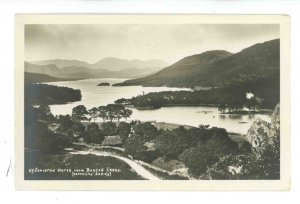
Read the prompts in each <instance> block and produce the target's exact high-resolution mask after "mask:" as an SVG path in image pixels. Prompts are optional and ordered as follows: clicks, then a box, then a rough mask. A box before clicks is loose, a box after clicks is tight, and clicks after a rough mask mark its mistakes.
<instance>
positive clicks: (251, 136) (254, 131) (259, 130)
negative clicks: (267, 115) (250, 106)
mask: <svg viewBox="0 0 300 204" xmlns="http://www.w3.org/2000/svg"><path fill="white" fill-rule="evenodd" d="M270 135H271V124H270V123H268V122H266V121H264V120H262V119H260V118H258V119H256V120H255V121H254V122H253V124H252V125H251V127H250V129H249V130H248V132H247V136H246V140H247V141H248V142H249V143H250V144H251V145H252V147H254V148H258V147H263V146H265V145H266V144H267V143H268V140H269V136H270Z"/></svg>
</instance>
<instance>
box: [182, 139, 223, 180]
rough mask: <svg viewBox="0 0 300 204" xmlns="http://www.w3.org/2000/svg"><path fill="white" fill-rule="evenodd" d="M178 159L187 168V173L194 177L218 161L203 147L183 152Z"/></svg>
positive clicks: (199, 146)
mask: <svg viewBox="0 0 300 204" xmlns="http://www.w3.org/2000/svg"><path fill="white" fill-rule="evenodd" d="M179 159H180V161H182V162H183V163H184V164H185V165H186V166H187V167H188V168H189V173H191V174H192V175H193V176H196V177H198V176H200V175H201V174H202V173H204V172H205V171H206V170H207V168H208V167H209V166H212V165H213V164H214V163H215V162H216V161H218V157H217V156H216V155H214V154H213V152H211V150H210V149H208V148H207V147H206V146H205V145H198V146H196V147H192V148H190V149H187V150H185V151H184V152H183V153H182V154H181V155H180V156H179Z"/></svg>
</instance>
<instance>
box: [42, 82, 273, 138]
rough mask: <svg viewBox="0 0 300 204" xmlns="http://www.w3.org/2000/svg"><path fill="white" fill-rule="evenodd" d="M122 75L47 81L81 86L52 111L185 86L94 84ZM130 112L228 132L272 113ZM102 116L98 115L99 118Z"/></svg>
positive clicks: (176, 109) (174, 109) (187, 109)
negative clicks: (71, 100) (78, 95)
mask: <svg viewBox="0 0 300 204" xmlns="http://www.w3.org/2000/svg"><path fill="white" fill-rule="evenodd" d="M124 80H125V79H86V80H79V81H63V82H49V83H47V84H50V85H55V86H64V87H69V88H73V89H80V90H81V94H82V100H81V101H78V102H74V103H68V104H61V105H51V106H50V108H51V111H52V113H53V114H54V115H59V114H62V115H65V114H71V113H72V108H74V107H75V106H77V105H85V106H86V107H87V109H90V108H93V107H98V106H102V105H107V104H109V103H114V101H115V100H117V99H120V98H131V97H133V96H137V95H142V94H147V93H149V92H160V91H179V90H187V91H190V89H188V88H170V87H142V86H123V87H114V86H97V85H98V84H99V83H102V82H108V83H110V84H115V83H119V82H122V81H124ZM132 111H133V114H132V116H131V117H130V120H141V121H154V120H155V121H157V122H166V123H175V124H183V125H191V126H195V127H197V126H198V125H200V124H201V125H210V126H214V127H221V128H225V129H226V130H227V131H228V132H234V133H240V134H246V133H247V131H248V129H249V128H250V126H251V124H252V123H253V121H255V120H256V119H257V118H261V119H263V120H266V121H268V122H270V121H271V114H267V113H264V114H251V115H240V114H220V112H219V111H218V108H216V107H204V106H201V107H199V106H197V107H182V106H180V107H163V108H160V109H155V110H137V109H132ZM101 120H102V119H99V121H101Z"/></svg>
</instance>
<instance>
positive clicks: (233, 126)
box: [16, 15, 289, 190]
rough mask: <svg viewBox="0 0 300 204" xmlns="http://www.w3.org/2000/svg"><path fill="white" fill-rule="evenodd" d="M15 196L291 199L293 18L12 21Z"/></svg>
mask: <svg viewBox="0 0 300 204" xmlns="http://www.w3.org/2000/svg"><path fill="white" fill-rule="evenodd" d="M16 28H17V30H16V99H17V100H18V102H17V103H16V118H17V123H16V160H17V162H16V169H17V175H16V180H17V188H19V189H22V190H27V189H28V190H30V189H35V190H37V189H64V190H97V189H99V190H130V189H134V190H172V189H174V190H189V189H190V190H198V189H199V190H247V189H249V190H273V189H274V190H287V189H288V188H289V86H288V83H287V82H288V77H289V18H288V17H286V16H279V15H278V16H263V15H260V16H258V15H253V16H251V15H235V16H233V15H227V16H226V15H225V16H221V15H211V16H205V15H169V16H168V15H164V16H163V15H161V16H160V15H140V16H139V15H74V16H72V15H18V16H17V19H16Z"/></svg>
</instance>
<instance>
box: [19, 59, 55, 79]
mask: <svg viewBox="0 0 300 204" xmlns="http://www.w3.org/2000/svg"><path fill="white" fill-rule="evenodd" d="M24 70H25V72H30V73H38V74H47V75H51V76H59V75H60V73H61V70H60V69H59V68H57V66H56V65H54V64H49V65H37V64H32V63H28V62H25V63H24Z"/></svg>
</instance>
